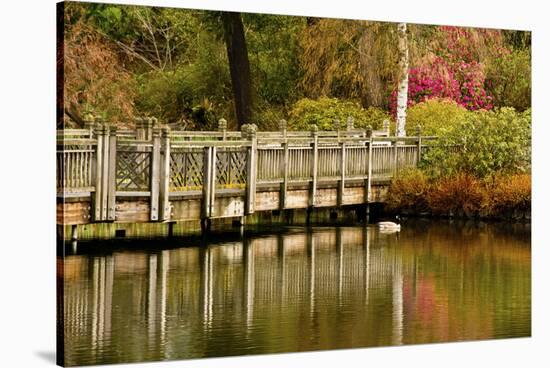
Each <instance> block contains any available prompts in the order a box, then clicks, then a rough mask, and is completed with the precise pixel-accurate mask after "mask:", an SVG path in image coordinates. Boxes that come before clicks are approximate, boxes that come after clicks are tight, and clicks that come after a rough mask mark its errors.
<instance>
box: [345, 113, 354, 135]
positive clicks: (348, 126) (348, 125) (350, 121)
mask: <svg viewBox="0 0 550 368" xmlns="http://www.w3.org/2000/svg"><path fill="white" fill-rule="evenodd" d="M346 130H347V131H348V132H351V131H352V130H353V117H351V116H348V120H346Z"/></svg>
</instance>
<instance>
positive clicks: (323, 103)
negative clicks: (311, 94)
mask: <svg viewBox="0 0 550 368" xmlns="http://www.w3.org/2000/svg"><path fill="white" fill-rule="evenodd" d="M350 116H351V117H352V118H353V120H354V127H355V128H366V127H367V126H369V125H370V126H371V127H372V128H373V129H380V128H381V127H382V122H383V121H384V119H388V120H389V119H390V116H389V114H388V113H387V112H386V111H384V110H382V109H379V108H376V107H369V108H367V109H364V108H362V107H361V106H360V105H359V104H358V103H355V102H352V101H341V100H338V99H337V98H328V97H321V98H319V99H318V100H311V99H309V98H303V99H301V100H299V101H297V102H296V103H295V104H294V106H293V107H292V109H291V111H290V116H289V121H288V126H289V128H290V129H292V130H309V129H310V128H311V126H312V125H315V124H316V125H317V127H318V128H319V130H334V120H335V119H338V120H340V127H341V129H345V127H346V121H347V119H348V117H350Z"/></svg>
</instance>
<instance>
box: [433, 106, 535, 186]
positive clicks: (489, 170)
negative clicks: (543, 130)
mask: <svg viewBox="0 0 550 368" xmlns="http://www.w3.org/2000/svg"><path fill="white" fill-rule="evenodd" d="M465 117H466V119H465V120H464V121H463V122H461V123H459V124H456V125H450V126H449V127H446V128H444V129H441V130H439V139H438V140H437V141H436V142H435V143H434V144H435V146H434V147H432V148H430V149H429V150H428V151H427V152H426V154H425V155H423V162H422V167H423V169H424V170H426V172H427V173H428V174H429V175H430V176H447V175H451V174H456V173H458V172H466V173H469V174H472V175H475V176H477V177H480V178H482V177H486V176H489V175H493V174H495V173H504V174H513V173H521V172H527V171H529V170H530V168H531V110H530V109H528V110H526V111H524V112H521V113H520V112H517V111H516V110H514V109H513V108H501V109H497V110H495V111H483V110H480V111H474V112H468V113H467V114H466V115H465ZM453 147H454V150H450V148H453Z"/></svg>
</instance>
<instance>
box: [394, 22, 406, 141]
mask: <svg viewBox="0 0 550 368" xmlns="http://www.w3.org/2000/svg"><path fill="white" fill-rule="evenodd" d="M397 37H398V44H397V46H398V50H399V85H398V87H397V123H396V135H397V136H398V137H404V136H405V135H406V134H407V133H406V131H405V124H406V120H407V95H408V90H409V45H408V42H407V23H398V24H397Z"/></svg>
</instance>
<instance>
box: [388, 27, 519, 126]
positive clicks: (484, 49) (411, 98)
mask: <svg viewBox="0 0 550 368" xmlns="http://www.w3.org/2000/svg"><path fill="white" fill-rule="evenodd" d="M509 52H510V51H509V50H508V49H506V48H505V47H504V46H503V43H502V37H501V34H500V32H499V31H496V30H490V29H472V28H462V27H451V26H442V27H439V38H438V42H436V44H435V46H434V55H433V57H432V58H431V59H428V58H427V60H429V61H426V62H425V63H424V65H421V66H419V67H415V68H411V69H409V89H408V106H412V105H415V104H417V103H420V102H423V101H426V100H430V99H434V98H437V99H440V98H447V99H450V100H453V101H455V102H456V103H457V104H459V105H461V106H463V107H465V108H466V109H468V110H480V109H485V110H490V109H492V108H493V106H494V103H493V98H492V97H491V96H490V95H489V93H488V92H487V90H486V89H485V73H484V68H483V63H482V60H485V59H486V58H487V57H495V56H498V55H505V54H507V53H509ZM389 107H390V111H391V113H392V114H393V115H394V116H395V114H396V110H397V87H395V88H394V89H393V91H392V93H391V95H390V100H389Z"/></svg>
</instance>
